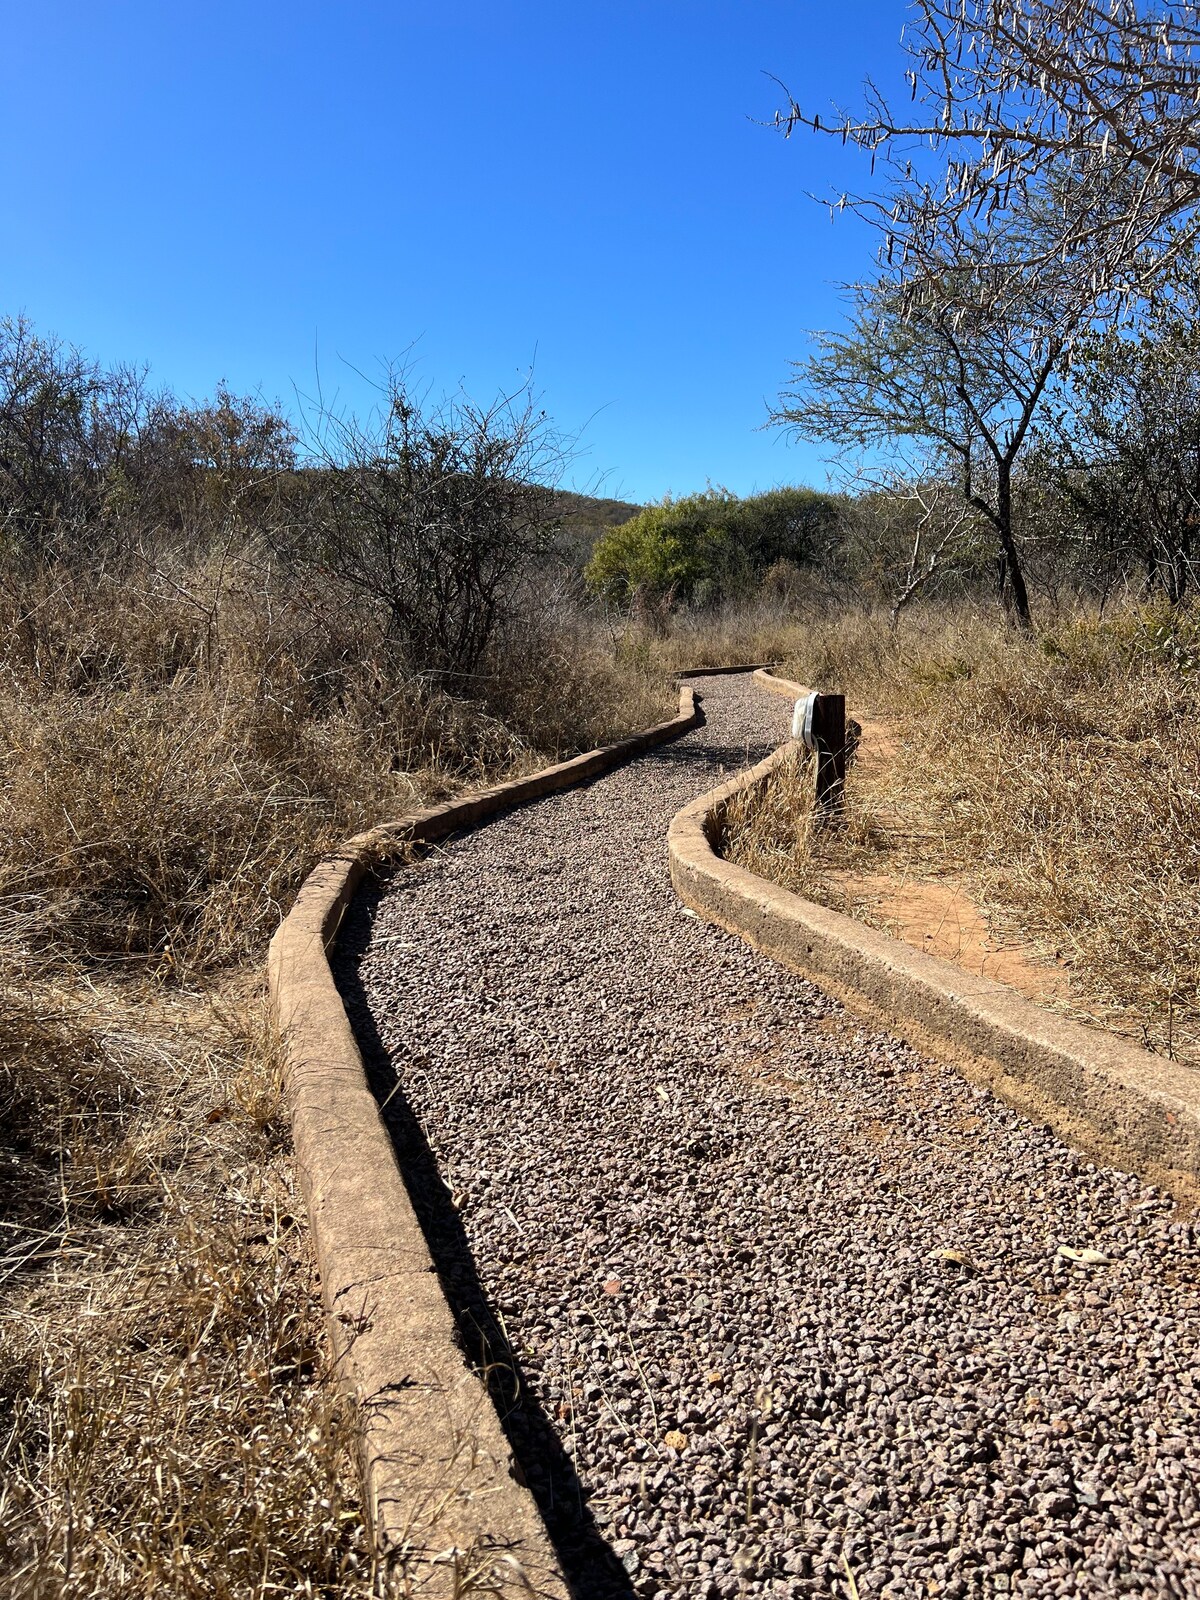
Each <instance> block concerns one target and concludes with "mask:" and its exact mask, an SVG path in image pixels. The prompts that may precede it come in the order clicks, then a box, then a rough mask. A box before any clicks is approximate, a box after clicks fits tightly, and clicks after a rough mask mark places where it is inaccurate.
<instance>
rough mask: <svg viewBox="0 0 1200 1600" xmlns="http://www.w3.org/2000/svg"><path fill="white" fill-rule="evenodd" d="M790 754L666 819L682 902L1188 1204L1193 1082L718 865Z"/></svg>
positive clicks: (1191, 1196)
mask: <svg viewBox="0 0 1200 1600" xmlns="http://www.w3.org/2000/svg"><path fill="white" fill-rule="evenodd" d="M755 679H756V681H757V682H758V683H760V684H761V685H762V687H764V688H766V689H769V690H771V691H772V692H774V693H779V694H786V695H790V696H793V697H798V696H799V695H801V694H805V693H807V692H808V691H807V689H805V687H804V686H803V685H801V684H796V683H792V682H790V681H788V680H787V679H782V678H775V677H774V676H773V674H770V673H768V672H763V671H758V672H756V673H755ZM790 749H791V746H790V744H784V745H782V746H780V748H779V749H778V750H776V751H775V752H774V754H773V755H770V756H768V757H767V758H766V760H765V761H761V762H759V764H758V765H757V766H756V767H752V768H750V769H749V770H747V771H745V772H742V773H739V774H738V775H737V777H735V778H734V779H733V780H732V781H731V782H729V783H726V784H724V785H723V786H722V787H721V788H718V789H714V790H713V791H712V792H711V793H709V794H707V795H704V796H703V797H702V798H701V799H699V800H697V801H694V802H693V803H692V804H690V805H688V806H685V807H684V808H683V810H682V811H680V812H678V813H677V814H676V816H675V817H674V819H673V820H672V822H671V826H670V829H669V831H668V841H667V845H668V853H669V856H670V867H671V881H672V883H673V884H674V886H675V890H676V893H677V894H678V895H679V897H680V899H681V900H683V901H684V903H685V904H686V905H688V906H690V907H691V908H692V910H694V911H697V912H699V913H700V915H701V916H703V917H704V918H706V920H708V921H709V922H712V923H715V924H716V925H717V926H719V927H722V928H724V929H726V931H727V932H730V933H733V934H736V935H738V936H739V937H740V938H742V939H744V940H746V942H747V943H748V944H751V945H753V946H754V947H755V948H756V949H759V950H762V951H763V952H764V953H765V954H766V955H769V956H772V957H773V958H774V959H775V960H777V961H779V962H780V963H781V964H782V965H783V966H785V967H788V968H790V969H791V970H792V971H794V972H797V973H799V974H800V975H801V976H803V977H806V978H809V979H811V980H812V981H813V982H815V983H817V984H818V985H819V986H820V987H821V988H822V989H824V990H826V991H827V992H828V993H829V994H831V995H833V996H834V997H835V998H837V999H839V1000H842V1001H843V1002H845V1003H846V1004H847V1005H849V1006H850V1008H851V1009H852V1010H859V1011H862V1012H865V1013H866V1014H867V1015H868V1016H870V1017H871V1018H872V1019H873V1020H875V1021H877V1022H882V1023H883V1025H884V1026H885V1027H887V1028H888V1029H889V1030H890V1031H892V1032H895V1033H899V1034H901V1035H902V1036H903V1037H905V1038H907V1039H909V1040H910V1041H911V1042H913V1043H915V1044H917V1045H919V1046H922V1047H924V1048H926V1049H928V1050H929V1051H930V1052H931V1053H933V1054H936V1055H939V1056H941V1057H942V1058H943V1059H946V1060H949V1061H950V1062H952V1063H953V1064H954V1065H955V1066H957V1067H958V1068H959V1069H960V1070H961V1071H962V1072H963V1073H964V1074H965V1075H966V1076H967V1077H969V1078H971V1079H972V1080H973V1081H975V1082H980V1083H984V1084H986V1085H987V1086H988V1087H989V1088H991V1089H992V1090H994V1091H995V1093H996V1094H998V1095H999V1096H1000V1097H1001V1098H1002V1099H1003V1100H1005V1101H1007V1102H1008V1103H1009V1104H1010V1105H1012V1106H1015V1107H1016V1108H1017V1109H1018V1110H1019V1111H1022V1112H1024V1113H1025V1114H1026V1115H1028V1116H1030V1117H1031V1118H1033V1119H1034V1120H1035V1121H1038V1122H1042V1123H1045V1124H1048V1125H1049V1126H1050V1127H1051V1128H1052V1129H1053V1130H1054V1132H1055V1133H1057V1134H1059V1135H1060V1136H1061V1137H1062V1138H1064V1139H1066V1140H1067V1141H1068V1142H1070V1143H1072V1144H1075V1145H1076V1146H1078V1147H1079V1148H1081V1149H1083V1150H1086V1151H1087V1152H1088V1153H1089V1154H1092V1155H1094V1156H1096V1157H1098V1158H1099V1159H1100V1160H1102V1161H1104V1162H1105V1163H1108V1164H1111V1165H1114V1166H1118V1167H1121V1168H1123V1169H1125V1170H1132V1171H1134V1172H1136V1173H1138V1174H1139V1175H1141V1176H1143V1177H1145V1178H1147V1179H1149V1180H1150V1181H1151V1182H1153V1183H1157V1184H1159V1185H1161V1186H1162V1187H1163V1188H1165V1189H1167V1190H1169V1191H1170V1192H1172V1193H1173V1194H1175V1195H1176V1196H1177V1197H1178V1198H1180V1199H1182V1200H1185V1201H1187V1202H1188V1203H1189V1204H1194V1203H1196V1202H1197V1201H1200V1072H1195V1071H1193V1070H1191V1069H1189V1068H1187V1067H1182V1066H1179V1065H1178V1064H1177V1063H1175V1062H1172V1061H1168V1060H1165V1059H1164V1058H1163V1057H1161V1056H1155V1055H1151V1054H1150V1052H1149V1051H1146V1050H1141V1049H1139V1048H1138V1047H1137V1046H1136V1045H1132V1044H1128V1043H1127V1042H1125V1041H1124V1040H1121V1039H1118V1038H1114V1037H1113V1036H1111V1035H1108V1034H1105V1033H1103V1032H1100V1031H1098V1030H1096V1029H1092V1028H1088V1027H1085V1026H1083V1025H1082V1024H1081V1023H1077V1022H1072V1021H1071V1020H1069V1019H1068V1018H1065V1017H1061V1016H1059V1015H1058V1014H1057V1013H1055V1012H1052V1011H1047V1010H1044V1009H1043V1008H1042V1007H1040V1006H1038V1005H1036V1004H1035V1003H1034V1002H1033V1001H1031V1000H1027V999H1026V998H1025V997H1024V996H1023V995H1021V994H1018V993H1017V992H1016V991H1015V990H1013V989H1010V988H1008V987H1007V986H1006V985H1004V984H1001V983H997V982H996V981H995V980H994V979H991V978H985V977H977V976H975V975H974V974H973V973H968V972H965V971H964V970H963V969H962V968H961V967H957V966H955V965H954V963H952V962H949V961H943V960H942V959H941V958H940V957H937V956H931V955H927V954H925V953H924V952H923V951H920V950H916V949H914V948H912V947H911V946H909V945H907V944H905V943H903V942H902V941H901V940H898V939H893V938H892V937H891V936H890V935H889V934H886V933H881V932H879V931H878V930H877V929H875V928H870V927H868V926H867V925H866V923H863V922H859V921H857V920H856V919H854V918H853V917H848V916H844V915H842V914H841V913H840V912H836V911H830V910H827V909H826V908H825V907H824V906H820V905H817V904H815V903H814V902H813V901H810V900H806V899H804V898H803V897H802V896H801V895H798V894H794V893H792V892H791V891H789V890H787V889H781V888H779V887H778V886H777V885H775V884H772V883H769V882H768V881H767V880H766V879H765V878H760V877H758V876H757V875H756V874H754V873H752V872H748V871H747V870H746V869H745V868H743V867H739V866H737V865H736V864H735V863H733V862H731V861H726V860H725V859H723V857H721V856H720V854H719V853H718V846H719V843H720V837H721V830H722V828H723V825H724V817H725V812H726V809H727V807H728V806H729V803H730V802H731V801H732V800H733V799H734V797H735V796H738V795H741V794H744V793H746V792H747V791H750V792H751V793H753V792H754V791H756V790H757V791H760V792H761V790H762V789H763V788H765V786H766V784H767V782H768V780H769V778H770V776H771V774H772V772H773V771H774V770H775V768H776V767H777V766H779V765H780V764H781V763H782V761H783V760H784V759H785V758H786V757H787V755H788V753H789V751H790Z"/></svg>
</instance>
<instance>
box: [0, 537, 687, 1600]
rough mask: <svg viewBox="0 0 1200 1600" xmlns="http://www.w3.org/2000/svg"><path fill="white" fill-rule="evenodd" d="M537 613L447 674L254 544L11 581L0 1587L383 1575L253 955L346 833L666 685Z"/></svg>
mask: <svg viewBox="0 0 1200 1600" xmlns="http://www.w3.org/2000/svg"><path fill="white" fill-rule="evenodd" d="M534 615H535V617H536V618H537V620H536V621H535V622H529V623H527V624H526V625H525V627H524V630H523V632H521V633H520V634H513V635H511V636H510V637H508V638H507V639H505V640H504V641H502V642H501V644H500V645H499V646H498V648H497V651H496V652H495V654H494V656H493V658H492V660H491V661H490V662H489V663H488V664H487V671H486V674H485V675H484V677H483V678H481V679H480V680H477V681H475V682H473V683H472V684H471V685H469V686H464V693H463V695H462V697H461V698H457V697H455V696H453V695H450V694H448V693H446V692H445V691H439V692H434V691H432V690H430V689H429V688H428V686H427V685H424V684H422V683H420V682H417V681H415V680H413V679H412V678H411V677H408V676H406V675H405V674H404V673H403V672H401V671H398V670H397V665H396V662H395V660H394V658H393V657H392V655H391V654H390V653H389V650H388V645H387V640H386V637H384V636H382V635H381V634H380V633H379V632H378V630H377V629H376V628H375V627H373V626H372V625H371V624H370V623H369V621H364V620H363V618H362V617H358V616H354V615H347V614H344V613H339V612H336V611H332V610H329V609H327V606H326V602H325V601H324V600H322V598H321V597H320V596H319V595H317V596H314V595H312V594H310V593H305V594H300V593H296V592H289V591H288V590H287V589H286V588H283V587H281V586H280V584H279V583H278V582H277V580H276V578H275V576H274V574H272V573H271V572H270V571H269V570H268V569H266V568H264V567H263V566H262V565H261V564H260V563H258V562H256V561H255V560H254V559H253V558H252V556H250V555H249V554H247V555H244V556H241V557H238V558H236V559H235V558H233V557H232V556H230V555H229V553H226V555H225V556H224V557H222V558H221V559H216V558H213V559H207V560H203V561H200V562H197V563H194V564H192V565H190V566H182V565H181V566H178V567H176V568H173V569H171V570H166V569H164V568H163V567H162V566H161V565H160V566H158V567H149V566H147V567H146V568H144V569H143V570H141V571H139V572H135V573H132V574H131V573H130V572H128V571H126V572H125V573H123V574H122V575H121V576H120V577H119V578H118V577H111V578H110V577H106V576H105V575H104V574H100V575H96V574H91V575H89V576H87V577H86V578H84V577H82V576H72V575H71V574H70V573H69V572H65V571H61V570H60V571H59V572H57V573H56V574H55V575H54V577H53V578H52V579H51V578H38V579H32V580H27V581H9V582H8V583H7V585H6V586H5V587H4V589H3V598H2V599H0V731H2V733H3V742H2V745H0V838H2V839H3V862H4V865H3V868H2V869H0V962H2V963H3V972H4V978H3V993H2V994H0V1002H2V1005H0V1311H2V1320H0V1594H3V1595H4V1596H6V1597H7V1596H11V1597H13V1600H18V1597H20V1600H65V1597H67V1596H70V1597H71V1600H77V1597H87V1596H96V1597H99V1596H105V1597H122V1600H123V1597H129V1600H135V1597H141V1596H146V1597H148V1596H150V1595H155V1596H181V1597H182V1596H188V1597H191V1596H202V1595H203V1596H218V1597H220V1596H229V1597H233V1596H250V1595H254V1596H268V1595H277V1594H278V1595H283V1594H295V1595H335V1594H336V1595H337V1596H339V1597H343V1600H353V1597H354V1596H356V1595H360V1594H361V1595H363V1596H366V1595H368V1594H371V1595H378V1594H385V1593H386V1594H391V1593H396V1594H402V1593H404V1592H405V1584H406V1575H405V1572H404V1571H403V1568H402V1567H397V1568H395V1569H394V1570H389V1571H383V1570H380V1569H379V1568H378V1567H377V1566H376V1563H375V1558H374V1556H373V1555H372V1553H371V1550H370V1548H369V1540H368V1538H367V1536H366V1532H365V1529H364V1526H363V1522H362V1518H361V1515H360V1508H359V1506H358V1503H357V1498H356V1496H357V1489H356V1482H355V1473H354V1470H353V1444H354V1441H353V1438H352V1435H351V1424H350V1419H349V1418H348V1417H347V1416H346V1415H345V1414H344V1412H343V1410H342V1409H341V1406H340V1403H339V1401H338V1400H337V1398H336V1390H335V1386H334V1385H333V1384H332V1382H331V1381H330V1380H331V1377H332V1374H331V1373H330V1372H329V1371H328V1370H327V1366H326V1360H327V1357H326V1353H325V1352H326V1346H325V1340H324V1336H323V1331H322V1318H321V1311H320V1302H319V1295H318V1292H317V1288H316V1285H315V1281H314V1276H315V1275H314V1268H313V1264H312V1261H311V1257H310V1254H309V1248H308V1239H307V1232H306V1229H305V1227H304V1223H303V1216H302V1210H301V1207H300V1202H299V1198H298V1196H297V1194H296V1192H295V1187H294V1178H293V1174H292V1169H291V1158H290V1150H289V1144H288V1137H287V1129H286V1118H285V1116H284V1114H283V1111H282V1108H281V1103H280V1098H279V1084H278V1077H277V1064H276V1062H275V1061H274V1059H273V1057H272V1053H271V1050H270V1048H269V1044H268V1040H267V1035H266V1030H265V1028H264V1025H263V1013H262V997H261V995H260V994H259V993H258V990H257V988H256V980H255V978H254V973H255V971H256V969H257V966H258V964H259V963H260V962H261V958H262V955H263V951H264V946H265V941H266V938H267V937H268V935H269V934H270V933H271V932H272V931H273V929H274V927H275V926H276V924H277V922H278V920H279V917H280V915H281V913H282V911H283V910H284V909H286V906H287V904H288V902H289V901H290V898H291V895H292V893H293V892H294V890H295V888H296V886H297V885H298V883H299V882H300V881H301V880H302V878H303V876H304V874H305V873H306V872H307V870H308V869H309V867H310V866H311V865H312V863H313V861H314V860H315V859H316V857H317V856H318V855H319V854H320V853H321V852H322V851H323V850H324V849H326V848H327V847H328V846H329V845H331V844H333V843H334V842H336V841H337V840H339V839H341V838H343V837H345V835H346V834H347V833H349V832H353V831H356V830H357V829H359V828H362V827H363V826H366V825H368V824H371V823H375V822H378V821H380V820H382V819H384V818H387V817H394V816H396V815H398V814H399V813H401V812H403V811H405V810H408V809H411V808H412V807H413V806H414V805H415V804H421V803H428V802H429V801H430V800H433V799H437V798H441V797H443V796H444V795H446V794H447V793H450V792H453V791H454V790H455V789H458V788H460V787H462V786H464V785H467V784H471V783H475V782H479V781H485V780H492V779H494V778H496V777H498V776H502V775H505V774H507V773H511V772H514V771H519V770H522V769H525V768H528V767H531V766H536V765H540V764H542V763H543V762H544V761H546V760H550V759H554V758H555V757H557V756H560V755H564V754H568V753H572V752H574V751H575V750H578V749H580V748H585V747H587V746H588V745H591V744H593V743H597V742H601V741H603V740H605V739H609V738H613V737H617V736H619V735H620V734H622V733H625V732H627V731H630V730H631V729H632V728H635V727H640V726H643V725H644V724H645V723H647V722H652V721H655V720H657V719H658V718H659V717H661V716H663V715H664V714H666V713H667V712H668V710H673V709H674V697H673V694H672V693H671V688H670V680H669V673H668V672H667V671H666V670H665V669H663V668H662V667H659V666H653V665H652V666H649V667H647V668H645V669H639V668H634V667H632V666H630V665H629V664H628V663H621V662H619V661H617V660H616V658H615V657H614V654H613V652H612V650H611V648H610V647H609V646H608V645H607V643H606V642H605V641H604V639H603V637H602V636H594V635H593V634H592V633H590V632H589V630H588V629H587V628H586V627H585V626H583V625H581V624H577V623H575V622H574V621H573V620H572V619H571V618H570V616H569V615H568V614H566V613H560V614H556V613H555V612H554V611H553V609H546V608H543V609H541V610H539V611H537V612H535V613H534ZM468 687H469V689H470V695H469V696H468V695H467V693H466V688H468ZM430 1537H431V1538H434V1539H436V1530H434V1531H433V1532H432V1533H431V1535H430ZM482 1590H486V1591H487V1592H491V1588H490V1580H488V1579H487V1578H486V1575H484V1576H482V1577H479V1576H477V1577H473V1578H469V1579H464V1580H463V1592H464V1594H465V1593H467V1592H468V1591H470V1592H477V1591H482Z"/></svg>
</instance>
